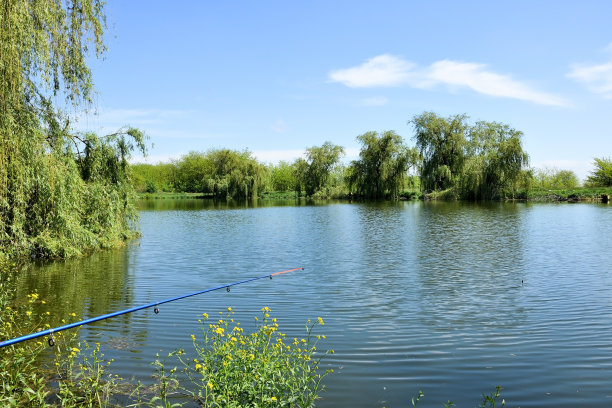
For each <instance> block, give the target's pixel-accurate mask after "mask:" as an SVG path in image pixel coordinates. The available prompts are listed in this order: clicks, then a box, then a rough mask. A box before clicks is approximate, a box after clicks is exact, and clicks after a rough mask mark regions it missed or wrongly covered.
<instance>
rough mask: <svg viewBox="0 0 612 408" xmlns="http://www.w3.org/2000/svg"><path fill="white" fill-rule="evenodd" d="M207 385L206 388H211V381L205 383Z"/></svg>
mask: <svg viewBox="0 0 612 408" xmlns="http://www.w3.org/2000/svg"><path fill="white" fill-rule="evenodd" d="M206 385H207V386H208V388H210V389H211V390H212V389H213V383H211V382H210V381H209V382H208V383H207V384H206Z"/></svg>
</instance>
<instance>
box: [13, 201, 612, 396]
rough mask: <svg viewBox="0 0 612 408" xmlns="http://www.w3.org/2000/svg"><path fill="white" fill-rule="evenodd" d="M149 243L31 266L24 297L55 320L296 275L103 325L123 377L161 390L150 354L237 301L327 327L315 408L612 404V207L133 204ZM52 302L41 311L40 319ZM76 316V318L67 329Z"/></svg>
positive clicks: (93, 334) (253, 311)
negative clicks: (497, 398) (497, 400)
mask: <svg viewBox="0 0 612 408" xmlns="http://www.w3.org/2000/svg"><path fill="white" fill-rule="evenodd" d="M140 206H141V211H140V230H141V232H142V237H141V238H139V239H137V240H134V241H132V242H130V244H129V245H128V246H127V247H126V248H123V249H119V250H111V251H102V252H98V253H95V254H93V255H92V256H90V257H87V258H85V259H78V260H70V261H64V262H54V263H49V264H44V265H38V266H33V267H30V268H29V269H27V270H26V271H25V272H24V273H23V274H22V275H21V276H20V278H19V287H20V289H19V291H20V294H21V295H22V296H25V294H26V293H31V292H32V291H34V290H35V289H37V290H38V292H39V293H40V296H41V298H43V299H46V301H47V304H46V305H45V306H44V307H46V309H44V310H41V312H42V311H50V312H51V313H52V321H51V323H52V324H57V323H59V321H60V320H61V319H62V318H65V319H68V316H69V315H70V313H73V312H74V313H76V314H77V316H78V317H79V318H88V317H93V316H97V315H101V314H105V313H109V312H112V311H116V310H120V309H124V308H128V307H132V306H138V305H141V304H145V303H150V302H154V301H156V300H161V299H165V298H169V297H173V296H178V295H181V294H185V293H190V292H194V291H196V290H198V289H206V288H209V287H215V286H219V285H223V284H227V283H231V282H235V281H239V280H242V279H245V278H250V277H256V276H261V275H266V274H270V273H274V272H278V271H282V270H286V269H290V268H295V267H304V268H305V270H304V271H297V272H293V273H290V274H286V275H282V276H278V277H275V278H274V279H273V280H271V281H270V280H268V279H262V280H258V281H255V282H252V283H247V284H244V285H240V286H236V287H234V288H232V290H231V292H229V293H228V292H226V291H225V290H220V291H215V292H211V293H208V294H204V295H200V296H196V297H192V298H189V299H185V300H180V301H177V302H173V303H169V304H165V305H161V306H160V308H159V309H160V312H159V314H154V313H153V311H152V310H150V309H148V310H144V311H139V312H135V313H132V314H129V315H124V316H120V317H118V318H115V319H111V320H107V321H103V322H98V323H96V324H93V325H91V326H88V327H86V328H84V329H82V330H81V332H80V336H81V337H82V338H83V339H86V340H87V341H90V342H92V341H100V342H101V343H102V347H103V350H104V352H105V353H106V357H108V358H114V359H115V362H114V363H113V364H112V366H111V367H112V369H113V372H114V373H116V374H119V375H120V376H122V377H123V378H126V379H133V380H141V381H143V382H145V383H150V382H152V379H151V374H152V373H153V368H152V367H151V365H150V363H151V362H152V361H154V360H155V355H156V353H160V355H165V354H167V353H168V352H170V351H172V350H174V349H175V348H179V347H183V348H185V349H186V350H187V351H189V350H190V349H191V347H192V346H191V339H190V334H192V333H197V332H198V323H197V319H198V318H200V317H201V315H202V313H204V312H206V313H208V314H209V315H211V316H214V315H215V314H217V313H218V312H219V311H225V310H226V309H227V307H228V306H231V307H232V308H233V310H234V311H235V312H236V314H235V316H234V317H235V319H237V320H238V321H240V322H243V325H244V326H246V327H252V325H253V320H254V319H253V317H254V316H256V315H260V312H259V310H260V309H261V308H262V307H264V306H268V307H270V309H272V313H271V314H272V317H276V318H278V322H279V325H280V328H279V330H280V331H281V332H284V333H287V336H290V337H299V336H303V335H304V334H305V329H304V325H305V323H306V321H307V319H316V318H317V317H318V316H321V317H322V318H323V319H324V321H325V325H324V326H323V327H321V328H319V329H317V332H318V333H320V334H325V335H326V336H327V338H326V340H325V341H324V342H322V343H320V347H319V348H320V349H321V348H323V349H326V348H329V349H334V350H335V355H330V356H328V357H326V358H325V360H324V361H325V362H326V363H325V364H324V366H325V367H326V368H328V367H329V368H333V369H334V371H335V372H334V373H333V374H332V375H330V376H328V377H326V379H325V385H326V389H325V391H323V393H322V394H321V396H322V399H321V400H320V401H319V402H318V404H317V406H318V407H383V406H384V407H406V406H408V405H409V404H410V399H411V398H412V397H416V396H417V394H418V391H419V390H422V391H423V392H424V394H425V396H424V397H423V398H422V399H421V402H420V403H419V407H441V406H442V404H443V403H445V402H447V401H448V400H452V401H453V402H454V403H455V404H456V405H457V406H460V407H474V406H476V405H478V403H479V402H480V400H481V398H480V395H481V394H482V393H487V394H488V393H490V392H492V391H494V390H495V386H496V385H501V386H502V387H503V388H504V389H503V391H502V396H503V397H504V398H505V399H506V401H507V402H508V403H509V405H510V406H519V405H520V406H522V407H536V406H537V407H557V408H558V407H576V406H590V407H609V406H611V405H612V276H611V274H610V265H611V259H612V235H611V231H612V206H609V205H608V206H606V205H602V204H568V203H561V204H559V203H556V204H529V203H486V204H473V203H457V202H454V203H445V202H420V201H417V202H386V203H336V202H330V203H315V204H306V203H305V202H303V201H300V202H294V201H289V202H287V201H278V202H276V201H265V202H262V201H259V202H258V203H257V204H254V203H235V204H225V203H223V204H221V203H214V202H212V201H207V200H157V201H143V202H141V203H140ZM41 307H43V306H41ZM72 320H74V318H72Z"/></svg>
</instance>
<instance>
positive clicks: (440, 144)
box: [410, 112, 468, 191]
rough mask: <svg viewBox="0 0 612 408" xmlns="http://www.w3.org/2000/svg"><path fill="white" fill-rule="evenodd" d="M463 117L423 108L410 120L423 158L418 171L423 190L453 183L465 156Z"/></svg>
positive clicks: (465, 128)
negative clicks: (422, 110)
mask: <svg viewBox="0 0 612 408" xmlns="http://www.w3.org/2000/svg"><path fill="white" fill-rule="evenodd" d="M466 120H467V116H466V115H455V116H451V117H449V118H447V119H444V118H441V117H439V116H438V115H436V114H435V113H433V112H424V113H422V114H421V115H417V116H415V117H414V118H413V119H412V120H411V121H410V123H412V125H413V127H414V130H415V136H414V138H415V141H416V147H417V149H418V150H419V153H420V154H421V157H422V160H423V161H422V165H421V171H420V172H421V183H422V185H423V189H424V190H426V191H427V190H443V189H446V188H449V187H451V186H453V185H455V184H456V183H457V181H458V179H459V177H460V175H461V173H462V169H463V162H464V160H465V148H466V136H465V133H466V131H467V128H468V125H467V123H466Z"/></svg>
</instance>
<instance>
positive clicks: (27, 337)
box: [0, 268, 304, 348]
mask: <svg viewBox="0 0 612 408" xmlns="http://www.w3.org/2000/svg"><path fill="white" fill-rule="evenodd" d="M297 270H302V271H303V270H304V268H294V269H287V270H286V271H281V272H275V273H272V274H269V275H263V276H258V277H256V278H249V279H245V280H241V281H238V282H233V283H228V284H227V285H221V286H217V287H215V288H209V289H204V290H200V291H198V292H193V293H188V294H186V295H181V296H176V297H173V298H169V299H164V300H160V301H158V302H152V303H147V304H146V305H142V306H136V307H132V308H129V309H125V310H119V311H118V312H113V313H108V314H105V315H102V316H97V317H92V318H90V319H85V320H81V321H80V322H74V323H70V324H66V325H64V326H59V327H55V328H53V329H47V330H42V331H39V332H36V333H31V334H27V335H25V336H21V337H15V338H14V339H10V340H5V341H2V342H0V348H2V347H6V346H10V345H11V344H17V343H21V342H23V341H27V340H32V339H35V338H38V337H43V336H49V338H48V339H47V342H48V343H49V346H51V347H53V345H54V344H55V339H54V338H53V333H57V332H60V331H62V330H67V329H72V328H74V327H78V326H84V325H87V324H90V323H94V322H98V321H100V320H105V319H110V318H111V317H117V316H121V315H124V314H128V313H132V312H135V311H137V310H142V309H148V308H150V307H153V308H154V309H153V312H154V313H155V314H158V313H159V308H158V306H159V305H163V304H164V303H169V302H174V301H175V300H180V299H185V298H188V297H191V296H196V295H201V294H203V293H208V292H213V291H215V290H219V289H224V288H225V290H226V291H228V292H229V291H230V288H231V287H232V286H238V285H242V284H243V283H247V282H253V281H256V280H259V279H265V278H270V279H272V277H273V276H277V275H282V274H285V273H289V272H293V271H297Z"/></svg>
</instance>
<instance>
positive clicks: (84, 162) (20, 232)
mask: <svg viewBox="0 0 612 408" xmlns="http://www.w3.org/2000/svg"><path fill="white" fill-rule="evenodd" d="M102 5H103V4H102V1H99V0H37V1H34V0H2V2H1V5H0V252H5V253H9V254H11V255H31V256H36V257H66V256H72V255H78V254H80V253H82V252H84V251H87V250H90V249H95V248H100V247H109V246H115V245H117V244H119V243H121V242H122V241H124V240H125V239H126V238H127V237H128V236H129V235H130V225H129V224H130V219H131V218H133V217H134V214H135V212H134V210H133V207H132V205H131V188H130V183H129V166H128V162H127V160H128V158H129V155H130V152H131V151H132V150H133V149H134V148H139V149H141V150H142V151H143V152H144V147H145V146H144V143H143V134H142V133H141V132H139V131H138V130H136V129H122V130H120V131H118V132H117V133H115V134H113V135H109V136H107V137H98V136H96V135H94V134H79V133H75V132H73V131H72V128H71V121H70V117H69V116H68V115H67V114H66V112H68V111H70V112H75V113H76V112H78V110H79V109H81V108H86V107H87V106H89V105H90V103H91V98H92V94H93V82H92V75H91V71H90V69H89V67H88V66H87V64H86V59H87V57H88V54H89V53H90V50H92V51H93V53H94V54H95V56H96V57H99V56H100V55H101V54H102V53H103V52H104V50H105V47H104V44H103V32H104V29H105V17H104V14H103V8H102Z"/></svg>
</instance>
